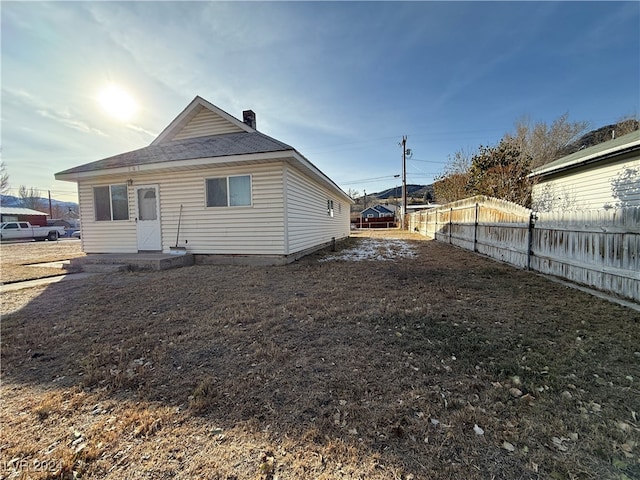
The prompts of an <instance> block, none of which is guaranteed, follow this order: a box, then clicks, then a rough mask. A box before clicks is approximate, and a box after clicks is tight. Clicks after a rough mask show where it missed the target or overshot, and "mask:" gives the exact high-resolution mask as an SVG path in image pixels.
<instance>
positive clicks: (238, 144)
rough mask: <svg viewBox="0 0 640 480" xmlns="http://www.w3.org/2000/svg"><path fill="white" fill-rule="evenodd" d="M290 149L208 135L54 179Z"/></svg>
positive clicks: (244, 136) (264, 139)
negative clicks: (165, 163)
mask: <svg viewBox="0 0 640 480" xmlns="http://www.w3.org/2000/svg"><path fill="white" fill-rule="evenodd" d="M293 150H294V149H293V147H291V146H289V145H287V144H286V143H282V142H280V141H278V140H275V139H274V138H271V137H269V136H267V135H264V134H262V133H260V132H258V131H255V130H254V131H253V132H240V133H227V134H223V135H209V136H207V137H196V138H188V139H185V140H174V141H172V142H164V143H158V144H153V143H152V144H151V145H149V146H148V147H144V148H140V149H138V150H133V151H131V152H126V153H121V154H119V155H114V156H113V157H108V158H104V159H102V160H98V161H96V162H92V163H87V164H85V165H80V166H79V167H74V168H70V169H69V170H65V171H63V172H59V173H56V178H57V179H62V177H64V176H68V175H73V174H77V173H84V172H93V171H98V170H106V169H111V168H120V167H133V166H140V165H151V164H158V163H164V162H175V161H180V160H192V159H198V158H217V157H228V156H235V155H248V154H254V153H271V152H285V151H293Z"/></svg>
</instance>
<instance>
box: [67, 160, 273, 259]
mask: <svg viewBox="0 0 640 480" xmlns="http://www.w3.org/2000/svg"><path fill="white" fill-rule="evenodd" d="M239 174H240V175H243V174H248V175H251V178H252V201H253V205H252V206H250V207H218V208H216V207H209V208H208V207H206V187H205V179H206V178H212V177H220V176H228V175H239ZM282 175H283V163H280V162H278V163H271V164H268V165H266V164H265V165H247V166H243V167H235V168H230V167H218V168H216V167H209V168H203V169H197V170H182V171H165V172H158V173H149V174H136V176H135V178H134V182H133V183H134V186H135V185H149V184H158V185H159V197H160V212H161V225H162V250H163V251H164V252H169V250H170V247H171V246H174V245H175V243H176V233H177V225H178V216H179V211H180V204H182V205H183V211H182V220H181V225H180V240H179V243H180V245H181V246H182V245H184V242H185V241H187V242H188V243H187V244H186V246H187V249H188V251H189V252H190V253H195V254H228V255H233V254H239V255H253V254H259V255H284V254H285V244H284V214H283V211H284V198H283V194H282V191H283V180H282ZM103 178H104V179H103ZM127 178H128V177H124V176H119V177H102V178H101V180H100V182H97V181H95V180H94V181H93V182H91V183H89V182H88V181H85V182H81V183H80V185H79V196H80V211H81V219H82V238H83V249H84V251H85V252H87V253H125V252H137V244H136V223H135V217H136V213H135V203H134V198H133V195H134V193H133V192H134V187H129V212H130V216H129V220H128V221H127V220H125V221H118V222H96V221H95V220H94V213H93V191H92V186H93V185H108V184H114V183H120V184H122V183H126V181H127Z"/></svg>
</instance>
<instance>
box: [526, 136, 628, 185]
mask: <svg viewBox="0 0 640 480" xmlns="http://www.w3.org/2000/svg"><path fill="white" fill-rule="evenodd" d="M637 151H640V142H637V143H634V144H631V145H629V146H627V147H625V148H619V147H617V148H612V149H610V150H606V151H604V152H598V153H594V154H592V155H587V156H586V157H583V158H580V159H576V160H575V161H573V162H570V163H566V164H563V165H556V166H551V167H544V166H543V167H541V168H538V169H536V170H534V171H533V172H531V173H530V174H529V175H528V177H529V178H545V177H548V176H550V175H556V174H558V173H563V172H566V171H568V170H573V169H576V168H580V167H584V166H587V165H591V164H594V163H600V162H604V161H607V160H612V159H615V158H618V157H622V156H624V155H627V154H631V153H634V152H637Z"/></svg>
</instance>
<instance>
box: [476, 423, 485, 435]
mask: <svg viewBox="0 0 640 480" xmlns="http://www.w3.org/2000/svg"><path fill="white" fill-rule="evenodd" d="M473 431H474V432H475V434H476V435H484V430H483V429H482V428H480V427H479V426H478V424H477V423H476V424H475V425H474V426H473Z"/></svg>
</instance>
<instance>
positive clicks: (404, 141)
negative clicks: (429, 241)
mask: <svg viewBox="0 0 640 480" xmlns="http://www.w3.org/2000/svg"><path fill="white" fill-rule="evenodd" d="M406 214H407V136H406V135H404V136H403V137H402V219H401V225H402V229H403V230H404V218H405V215H406Z"/></svg>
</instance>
